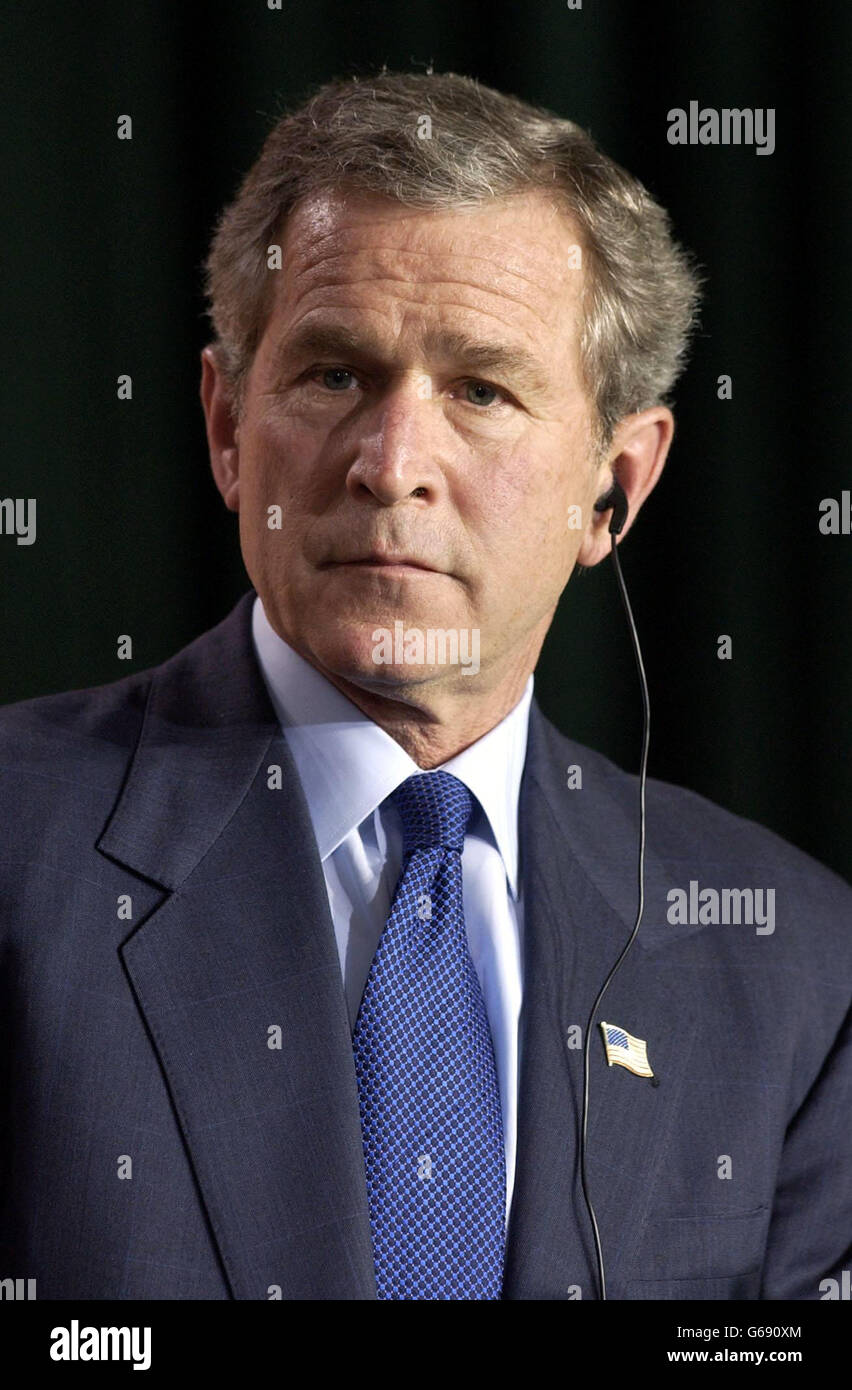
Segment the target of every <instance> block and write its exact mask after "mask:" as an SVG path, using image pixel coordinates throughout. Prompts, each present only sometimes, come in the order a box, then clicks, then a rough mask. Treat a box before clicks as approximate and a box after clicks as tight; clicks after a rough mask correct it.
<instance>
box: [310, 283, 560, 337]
mask: <svg viewBox="0 0 852 1390" xmlns="http://www.w3.org/2000/svg"><path fill="white" fill-rule="evenodd" d="M363 283H364V281H363V280H361V281H357V280H356V281H345V280H340V279H335V278H334V277H333V276H332V277H330V278H328V279H325V278H320V277H319V276H317V275H315V276H314V277H313V283H312V284H308V285H307V286H305V287H304V288H300V287H299V285H298V277H297V280H296V284H295V285H294V289H295V292H296V295H297V298H302V299H305V298H308V299H309V298H310V297H311V296H312V295H315V294H319V293H322V291H323V290H342V291H345V290H349V289H356V290H357V289H359V288H360V287H361V286H362V285H363ZM368 283H369V284H370V285H382V284H390V285H398V286H404V287H405V289H406V290H407V292H408V298H409V300H414V299H416V298H417V293H418V290H422V289H425V288H429V287H432V288H434V287H435V286H436V285H452V286H455V287H458V288H459V289H464V290H469V291H470V292H471V293H472V294H475V295H488V296H490V297H491V298H492V299H497V300H504V301H506V302H507V303H509V304H517V305H518V306H519V307H520V308H522V309H524V310H525V311H526V312H527V313H528V314H531V315H532V317H533V318H534V319H536V321H537V322H538V323H540V324H542V325H543V327H545V328H548V329H552V328H553V326H554V319H555V317H556V315H557V314H558V312H559V304H558V298H559V296H558V294H554V293H553V291H552V290H551V292H550V294H549V295H547V296H543V302H542V309H543V310H545V311H546V310H548V309H549V310H550V311H551V313H550V314H548V313H547V312H539V309H538V308H537V307H536V306H535V305H533V304H531V303H530V301H529V299H527V298H525V297H524V295H523V294H517V293H516V294H513V293H511V291H510V290H508V289H506V288H505V287H501V286H495V285H479V284H472V283H471V282H470V281H469V280H456V279H453V278H448V279H442V280H431V281H426V280H420V281H418V282H417V283H412V281H411V280H410V279H409V277H408V276H406V275H402V274H400V275H393V274H387V275H371V276H370V277H369V281H368ZM434 307H436V308H442V307H444V306H443V305H436V306H434ZM460 307H461V308H463V309H473V310H475V311H476V312H478V313H483V312H489V313H492V314H494V316H495V317H497V318H499V317H500V315H499V314H497V313H496V310H495V309H494V308H492V309H489V310H486V309H483V307H482V306H481V305H478V304H469V305H465V304H462V305H460ZM565 307H566V310H568V311H569V312H570V309H571V303H570V301H569V303H568V304H567V305H566V306H565ZM306 312H310V311H309V310H308V311H306Z"/></svg>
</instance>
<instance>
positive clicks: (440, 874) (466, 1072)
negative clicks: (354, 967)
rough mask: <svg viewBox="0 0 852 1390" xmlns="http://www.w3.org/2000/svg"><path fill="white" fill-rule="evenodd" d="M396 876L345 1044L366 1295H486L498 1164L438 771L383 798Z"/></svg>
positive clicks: (495, 1276) (454, 821) (489, 1072)
mask: <svg viewBox="0 0 852 1390" xmlns="http://www.w3.org/2000/svg"><path fill="white" fill-rule="evenodd" d="M392 800H393V802H394V804H395V805H396V807H397V809H398V810H399V813H400V816H401V818H402V834H403V872H402V876H401V878H400V880H399V884H398V886H397V890H396V895H395V897H394V900H393V906H392V908H391V913H390V916H389V918H388V921H387V925H386V926H385V929H384V931H383V933H382V937H381V940H380V941H379V945H378V947H377V950H376V954H375V956H374V957H373V963H372V966H371V967H370V974H369V976H368V978H367V984H366V987H365V990H364V996H363V998H362V1000H361V1007H360V1009H359V1012H358V1018H357V1021H356V1024H355V1033H354V1038H353V1046H354V1050H355V1070H356V1074H357V1077H358V1090H359V1094H360V1102H361V1131H362V1136H363V1140H364V1162H365V1165H366V1172H367V1192H368V1196H369V1202H370V1225H371V1229H372V1237H373V1257H374V1262H375V1267H376V1289H377V1292H378V1296H379V1298H390V1299H463V1298H483V1299H497V1298H499V1297H500V1290H501V1284H502V1277H503V1245H504V1221H505V1204H506V1160H505V1154H504V1149H503V1121H502V1115H501V1109H500V1092H499V1089H498V1086H497V1069H496V1066H495V1063H494V1049H493V1046H492V1042H491V1031H490V1029H489V1026H488V1018H487V1015H486V1012H485V1005H484V1003H483V999H482V990H481V989H480V985H479V979H478V977H477V974H476V969H475V967H474V964H473V961H472V960H471V956H470V951H469V949H468V944H467V932H466V930H465V922H464V903H463V899H462V866H461V852H462V849H463V847H464V837H465V831H466V830H467V826H468V822H469V821H470V817H471V814H472V810H473V798H472V796H471V794H470V792H469V791H468V790H467V787H465V786H464V784H463V783H462V782H460V781H459V780H458V778H457V777H453V776H451V775H450V773H448V772H425V773H421V774H419V775H416V776H414V777H409V778H408V780H407V781H406V782H403V783H402V785H401V786H400V787H398V788H397V790H396V791H395V792H394V793H393V796H392Z"/></svg>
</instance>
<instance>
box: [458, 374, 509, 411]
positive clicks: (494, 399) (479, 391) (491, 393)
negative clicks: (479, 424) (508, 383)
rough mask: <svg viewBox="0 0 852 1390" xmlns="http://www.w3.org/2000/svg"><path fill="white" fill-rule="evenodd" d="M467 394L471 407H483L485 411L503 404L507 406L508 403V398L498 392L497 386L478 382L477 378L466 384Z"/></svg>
mask: <svg viewBox="0 0 852 1390" xmlns="http://www.w3.org/2000/svg"><path fill="white" fill-rule="evenodd" d="M465 393H466V399H467V400H468V401H469V403H470V404H471V405H479V406H482V408H483V410H488V409H490V407H492V406H494V405H499V404H501V403H503V404H505V401H506V397H505V396H504V395H503V393H502V391H498V389H497V387H496V386H490V385H489V384H488V382H487V381H477V380H476V379H475V378H472V379H471V380H470V381H468V382H467V383H466V386H465ZM498 397H499V399H498Z"/></svg>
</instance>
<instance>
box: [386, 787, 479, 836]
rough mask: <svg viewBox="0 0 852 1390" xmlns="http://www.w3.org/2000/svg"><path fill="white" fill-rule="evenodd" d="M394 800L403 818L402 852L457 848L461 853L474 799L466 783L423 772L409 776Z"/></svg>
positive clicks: (392, 797)
mask: <svg viewBox="0 0 852 1390" xmlns="http://www.w3.org/2000/svg"><path fill="white" fill-rule="evenodd" d="M391 800H392V801H393V803H394V805H395V806H396V808H397V810H398V811H399V814H400V816H401V818H402V852H403V854H410V853H411V851H412V850H414V849H435V848H437V847H438V846H440V847H441V848H443V849H455V850H458V852H459V854H461V852H462V849H463V848H464V837H465V832H466V831H467V827H468V823H469V821H470V818H471V815H472V814H473V797H472V796H471V794H470V792H469V791H468V789H467V787H466V786H465V785H464V782H460V781H459V779H458V777H453V775H452V773H449V772H421V773H418V774H416V775H415V776H414V777H409V778H407V779H406V781H404V782H403V783H402V784H401V785H400V786H399V787H397V789H396V791H395V792H393V794H392V796H391Z"/></svg>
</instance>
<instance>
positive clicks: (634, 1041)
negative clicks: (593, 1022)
mask: <svg viewBox="0 0 852 1390" xmlns="http://www.w3.org/2000/svg"><path fill="white" fill-rule="evenodd" d="M601 1029H602V1030H603V1039H604V1047H605V1048H606V1060H607V1065H608V1066H610V1067H613V1066H619V1067H626V1068H627V1070H628V1071H632V1072H633V1074H634V1075H635V1076H653V1075H654V1073H653V1071H652V1070H651V1065H650V1063H649V1061H648V1044H647V1043H646V1042H645V1041H644V1039H642V1038H634V1037H633V1036H632V1034H630V1033H628V1032H627V1030H626V1029H624V1028H619V1027H618V1026H617V1024H615V1023H602V1024H601Z"/></svg>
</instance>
